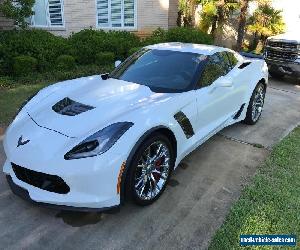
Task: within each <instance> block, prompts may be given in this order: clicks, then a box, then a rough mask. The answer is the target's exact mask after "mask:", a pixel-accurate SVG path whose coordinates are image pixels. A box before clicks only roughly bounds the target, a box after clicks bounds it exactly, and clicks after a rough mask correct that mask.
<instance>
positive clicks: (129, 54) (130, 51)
mask: <svg viewBox="0 0 300 250" xmlns="http://www.w3.org/2000/svg"><path fill="white" fill-rule="evenodd" d="M139 50H141V47H136V48H131V49H130V50H129V51H128V56H131V55H133V54H134V53H136V52H138V51H139Z"/></svg>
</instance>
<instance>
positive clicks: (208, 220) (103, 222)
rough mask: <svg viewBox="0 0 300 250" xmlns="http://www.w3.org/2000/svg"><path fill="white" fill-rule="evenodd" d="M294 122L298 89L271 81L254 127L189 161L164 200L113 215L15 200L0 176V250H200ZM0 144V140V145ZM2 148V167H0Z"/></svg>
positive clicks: (299, 111) (223, 137) (224, 136)
mask: <svg viewBox="0 0 300 250" xmlns="http://www.w3.org/2000/svg"><path fill="white" fill-rule="evenodd" d="M299 122H300V85H296V84H295V83H291V82H285V83H281V82H278V81H273V80H271V83H270V87H269V89H268V92H267V97H266V105H265V110H264V112H263V115H262V118H261V120H260V121H259V123H258V124H257V125H256V126H246V125H243V124H237V125H234V126H232V127H230V128H227V129H225V130H223V131H222V132H221V133H219V134H218V135H216V136H214V137H213V138H211V139H210V140H209V141H208V142H206V143H205V144H204V145H202V146H201V147H200V148H199V149H197V150H196V151H194V152H193V153H192V154H190V155H189V156H188V157H187V158H186V159H185V160H184V162H183V163H182V164H181V165H180V167H179V168H178V170H176V171H175V173H174V175H173V177H172V179H171V181H170V184H169V186H168V188H167V189H166V192H165V193H164V195H163V196H162V197H161V198H160V199H159V200H158V201H157V202H156V203H155V204H153V205H151V206H149V207H144V208H141V207H137V206H135V205H133V204H126V205H125V206H124V207H122V209H121V211H120V212H119V213H116V214H104V213H90V214H86V213H78V212H77V213H75V212H63V211H58V210H49V209H45V208H40V207H36V206H33V205H31V204H28V203H26V202H25V201H23V200H21V199H20V198H18V197H16V196H14V195H13V194H12V193H11V191H10V190H9V188H8V185H7V183H6V180H5V177H4V175H3V174H1V175H0V246H1V248H7V249H29V248H30V249H40V248H43V249H59V248H63V249H150V248H158V249H172V248H173V249H181V248H182V249H183V248H191V249H206V248H207V246H208V244H209V241H210V239H211V237H212V236H213V234H214V232H215V230H216V229H217V228H218V227H219V226H220V225H221V224H222V222H223V220H224V218H225V216H226V214H227V213H228V211H229V209H230V207H231V205H232V203H233V202H234V201H235V200H236V199H238V197H239V194H240V191H241V189H242V188H243V185H245V184H246V183H247V182H248V181H249V179H250V178H251V176H253V174H254V173H255V170H256V168H257V166H258V165H259V164H260V163H261V162H262V161H264V159H265V158H266V157H267V155H268V153H269V149H270V148H271V147H272V146H273V145H274V144H275V143H277V142H278V141H279V140H280V139H281V138H282V137H283V136H285V135H286V134H287V133H288V132H289V131H290V130H291V129H293V128H294V127H295V126H296V125H297V124H299ZM0 140H1V137H0ZM4 158H5V156H4V154H3V148H2V144H1V143H0V165H2V164H3V162H4Z"/></svg>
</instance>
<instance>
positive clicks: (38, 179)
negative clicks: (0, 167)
mask: <svg viewBox="0 0 300 250" xmlns="http://www.w3.org/2000/svg"><path fill="white" fill-rule="evenodd" d="M12 168H13V170H14V173H15V175H16V177H17V178H18V179H19V180H21V181H23V182H25V183H27V184H29V185H32V186H34V187H37V188H40V189H43V190H46V191H49V192H53V193H58V194H66V193H68V192H70V188H69V186H68V185H67V184H66V183H65V182H64V181H63V179H62V178H60V177H58V176H56V175H50V174H44V173H41V172H36V171H33V170H30V169H27V168H23V167H21V166H18V165H16V164H14V163H12Z"/></svg>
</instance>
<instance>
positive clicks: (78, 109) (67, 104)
mask: <svg viewBox="0 0 300 250" xmlns="http://www.w3.org/2000/svg"><path fill="white" fill-rule="evenodd" d="M94 108H95V107H92V106H89V105H85V104H82V103H79V102H75V101H73V100H71V99H70V98H68V97H66V98H64V99H62V100H61V101H59V102H58V103H56V104H55V105H53V107H52V109H53V111H55V112H56V113H58V114H61V115H67V116H75V115H79V114H81V113H83V112H86V111H89V110H92V109H94Z"/></svg>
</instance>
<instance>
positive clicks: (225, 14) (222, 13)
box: [211, 0, 239, 43]
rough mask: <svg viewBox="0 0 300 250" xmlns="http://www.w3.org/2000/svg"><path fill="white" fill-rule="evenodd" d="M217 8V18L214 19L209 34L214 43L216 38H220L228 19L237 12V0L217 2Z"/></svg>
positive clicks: (220, 0) (219, 0)
mask: <svg viewBox="0 0 300 250" xmlns="http://www.w3.org/2000/svg"><path fill="white" fill-rule="evenodd" d="M216 6H217V17H216V18H215V21H214V22H215V23H213V26H212V30H211V34H212V36H213V37H214V40H215V43H216V38H222V36H223V30H224V25H225V24H226V22H227V21H228V18H229V17H230V15H231V14H232V13H233V11H235V10H237V9H238V7H239V2H238V0H218V1H217V2H216Z"/></svg>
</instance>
